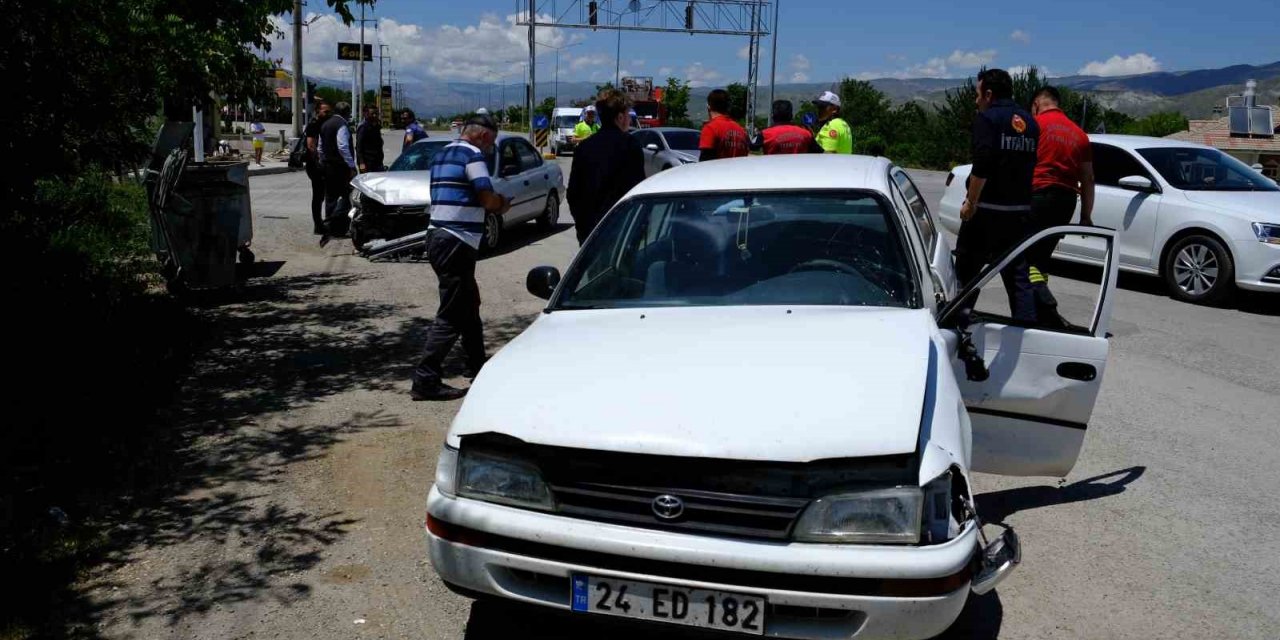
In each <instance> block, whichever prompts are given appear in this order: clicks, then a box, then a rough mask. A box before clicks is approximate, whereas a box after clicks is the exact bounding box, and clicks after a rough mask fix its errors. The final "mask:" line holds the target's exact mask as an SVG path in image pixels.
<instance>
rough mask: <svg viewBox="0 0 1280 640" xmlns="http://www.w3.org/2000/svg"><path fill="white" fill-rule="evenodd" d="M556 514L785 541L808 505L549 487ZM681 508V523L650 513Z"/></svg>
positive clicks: (677, 492) (682, 492)
mask: <svg viewBox="0 0 1280 640" xmlns="http://www.w3.org/2000/svg"><path fill="white" fill-rule="evenodd" d="M551 491H552V493H554V494H555V497H556V510H557V511H558V512H559V513H561V514H563V515H567V516H573V517H578V518H586V519H589V520H601V521H606V522H616V523H623V524H629V525H635V526H641V527H651V528H661V529H672V530H691V531H701V532H706V533H718V534H724V535H729V536H739V537H749V538H764V539H771V540H783V539H786V538H787V537H789V536H790V534H791V526H792V524H793V523H794V522H795V520H796V518H797V517H799V515H800V512H801V511H802V510H804V508H805V505H807V504H808V503H809V501H808V500H807V499H804V498H772V497H761V496H747V495H738V494H729V493H717V492H711V491H695V490H688V489H651V488H642V487H623V486H616V485H607V484H590V483H577V484H557V485H552V486H551ZM662 495H669V496H675V497H677V498H679V499H680V500H681V501H682V502H683V507H684V508H683V513H681V515H680V516H679V517H676V518H672V519H664V518H661V517H659V516H658V515H657V514H656V513H655V511H654V507H653V503H654V499H655V498H657V497H658V496H662Z"/></svg>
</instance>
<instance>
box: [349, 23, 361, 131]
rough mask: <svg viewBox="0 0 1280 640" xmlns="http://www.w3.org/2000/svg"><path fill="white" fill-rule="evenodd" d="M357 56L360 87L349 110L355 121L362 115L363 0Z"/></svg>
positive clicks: (359, 119) (358, 120)
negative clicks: (358, 52)
mask: <svg viewBox="0 0 1280 640" xmlns="http://www.w3.org/2000/svg"><path fill="white" fill-rule="evenodd" d="M359 58H360V62H358V63H357V64H358V65H359V70H358V72H357V74H356V75H358V76H359V80H358V81H357V83H358V84H359V87H360V93H358V94H356V95H355V96H353V100H352V101H351V102H352V104H353V105H354V106H353V108H352V109H353V110H352V112H351V118H352V119H354V120H355V121H356V122H360V121H361V119H362V117H363V116H362V113H361V111H360V102H361V101H362V100H364V3H363V2H362V3H360V56H359Z"/></svg>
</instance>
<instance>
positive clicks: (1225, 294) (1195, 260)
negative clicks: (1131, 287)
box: [1160, 234, 1236, 305]
mask: <svg viewBox="0 0 1280 640" xmlns="http://www.w3.org/2000/svg"><path fill="white" fill-rule="evenodd" d="M1160 275H1161V277H1163V278H1164V283H1165V286H1166V287H1167V288H1168V289H1169V294H1170V295H1172V296H1173V297H1174V298H1176V299H1178V300H1182V301H1185V302H1191V303H1194V304H1203V305H1216V304H1221V303H1222V302H1224V301H1226V300H1227V298H1229V297H1230V296H1231V293H1232V292H1233V291H1234V290H1235V277H1236V266H1235V262H1234V261H1233V260H1232V259H1231V252H1230V251H1228V250H1227V248H1226V247H1225V246H1223V244H1222V242H1221V241H1220V240H1218V239H1217V238H1215V237H1213V236H1210V235H1206V234H1193V235H1189V236H1185V237H1183V238H1179V239H1178V240H1177V241H1176V242H1174V243H1173V245H1172V246H1170V247H1169V250H1168V251H1166V252H1165V256H1164V264H1162V265H1161V266H1160Z"/></svg>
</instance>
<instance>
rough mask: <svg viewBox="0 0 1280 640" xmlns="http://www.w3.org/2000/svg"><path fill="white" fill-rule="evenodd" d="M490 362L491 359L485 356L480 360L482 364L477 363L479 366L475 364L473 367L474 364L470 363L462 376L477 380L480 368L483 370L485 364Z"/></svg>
mask: <svg viewBox="0 0 1280 640" xmlns="http://www.w3.org/2000/svg"><path fill="white" fill-rule="evenodd" d="M488 362H489V359H488V358H485V359H484V360H481V361H480V364H479V365H477V366H474V367H473V366H470V365H468V366H467V368H466V370H464V371H463V372H462V377H464V378H466V379H468V380H475V379H476V376H478V375H480V370H481V369H483V368H484V365H485V364H486V363H488Z"/></svg>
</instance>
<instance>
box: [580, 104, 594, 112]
mask: <svg viewBox="0 0 1280 640" xmlns="http://www.w3.org/2000/svg"><path fill="white" fill-rule="evenodd" d="M582 112H583V113H595V112H596V106H595V105H594V104H589V105H587V106H586V107H583V109H582Z"/></svg>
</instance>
